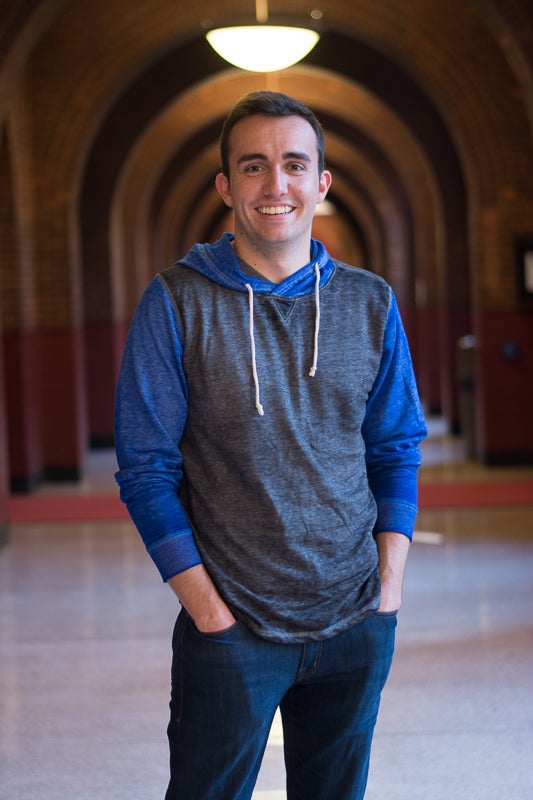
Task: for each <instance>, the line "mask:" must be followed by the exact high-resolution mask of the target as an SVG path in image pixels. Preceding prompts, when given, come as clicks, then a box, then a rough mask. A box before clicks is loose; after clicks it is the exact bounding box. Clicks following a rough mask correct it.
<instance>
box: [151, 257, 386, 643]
mask: <svg viewBox="0 0 533 800" xmlns="http://www.w3.org/2000/svg"><path fill="white" fill-rule="evenodd" d="M160 279H161V280H162V281H163V282H164V284H165V286H166V288H167V291H168V292H169V293H170V295H171V297H172V299H173V303H174V304H175V308H176V312H177V314H178V318H179V320H180V323H181V326H182V330H183V341H184V356H183V363H184V369H185V373H186V376H187V381H188V387H189V415H188V420H187V424H186V427H185V432H184V436H183V439H182V443H181V449H182V453H183V459H184V467H185V474H186V476H187V484H186V486H185V487H184V490H183V502H184V505H185V508H186V509H187V512H188V514H189V517H190V519H191V522H192V525H193V529H194V532H195V537H196V542H197V546H198V549H199V551H200V553H201V555H202V558H203V560H204V563H205V565H206V567H207V569H208V570H209V572H210V573H211V575H212V577H213V579H214V581H215V584H216V585H217V587H218V589H219V591H220V593H221V595H222V596H223V598H224V599H225V601H226V602H227V603H228V605H229V606H230V607H231V608H233V609H234V611H235V614H236V616H238V618H239V619H241V620H242V621H243V622H245V624H246V625H247V626H248V627H249V628H250V629H251V630H252V631H254V632H255V633H257V634H258V635H259V636H262V637H263V638H267V639H273V640H277V641H306V640H310V639H317V638H325V637H328V636H331V635H333V634H335V633H337V632H339V631H341V630H344V629H346V628H348V627H350V626H351V625H352V624H355V623H356V622H357V621H359V620H360V619H362V618H363V617H364V616H366V615H367V614H368V613H370V612H371V610H373V609H375V608H376V607H377V605H378V598H379V574H378V570H377V553H376V547H375V542H374V539H373V535H372V529H373V526H374V521H375V517H376V510H375V502H374V499H373V497H372V494H371V492H370V491H369V488H368V484H367V477H366V468H365V460H364V443H363V440H362V437H361V424H362V421H363V417H364V414H365V404H366V400H367V396H368V393H369V392H370V390H371V388H372V385H373V383H374V379H375V377H376V373H377V370H378V368H379V364H380V357H381V349H382V341H383V333H384V326H385V322H386V318H387V313H388V310H389V305H390V302H391V294H390V289H389V287H388V286H387V285H386V284H385V282H383V281H382V280H381V279H380V278H378V277H376V276H375V275H372V274H370V273H368V272H365V271H363V270H358V269H355V268H353V267H349V266H346V265H341V264H337V265H336V269H335V271H334V273H333V275H332V277H331V278H330V280H329V282H328V283H327V284H326V285H325V286H323V287H322V288H321V292H320V302H321V326H320V350H319V357H318V370H317V374H316V376H315V377H314V378H312V377H309V368H310V366H311V363H312V359H313V335H314V319H315V298H314V296H313V295H312V294H310V295H308V296H305V297H300V298H296V299H288V298H280V297H273V296H271V295H268V294H258V295H256V296H255V297H254V317H255V341H256V357H257V371H258V376H259V383H260V390H261V402H262V404H263V406H264V409H265V414H264V416H263V417H261V416H259V415H258V413H257V411H256V409H255V405H254V385H253V379H252V367H251V354H250V341H249V332H248V330H249V312H248V296H247V295H246V294H245V293H241V292H238V291H233V290H231V289H226V288H224V287H223V286H220V285H218V284H216V283H214V282H212V281H210V280H209V279H207V278H206V277H204V276H202V275H201V274H199V273H197V272H195V271H193V270H191V269H188V268H187V267H184V266H183V265H180V264H177V265H175V266H173V267H171V268H169V269H168V270H166V271H164V272H163V273H161V275H160ZM340 342H342V347H340V346H339V343H340ZM250 575H253V581H250V580H249V577H250ZM251 585H253V587H254V591H253V592H252V590H251V589H250V586H251Z"/></svg>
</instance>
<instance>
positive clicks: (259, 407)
mask: <svg viewBox="0 0 533 800" xmlns="http://www.w3.org/2000/svg"><path fill="white" fill-rule="evenodd" d="M246 288H247V289H248V308H249V309H250V315H249V317H250V346H251V348H252V373H253V376H254V384H255V407H256V408H257V413H258V414H259V416H260V417H262V416H263V415H264V413H265V412H264V409H263V406H262V405H261V403H260V402H259V378H258V377H257V365H256V363H255V338H254V292H253V289H252V287H251V286H250V284H249V283H247V284H246Z"/></svg>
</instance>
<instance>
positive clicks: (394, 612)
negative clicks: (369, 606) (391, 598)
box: [374, 609, 398, 618]
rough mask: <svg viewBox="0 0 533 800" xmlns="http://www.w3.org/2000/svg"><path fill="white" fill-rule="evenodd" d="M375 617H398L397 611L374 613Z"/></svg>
mask: <svg viewBox="0 0 533 800" xmlns="http://www.w3.org/2000/svg"><path fill="white" fill-rule="evenodd" d="M374 616H375V617H385V618H387V617H397V616H398V609H396V610H395V611H374Z"/></svg>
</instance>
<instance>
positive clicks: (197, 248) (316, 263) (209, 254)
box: [177, 233, 335, 297]
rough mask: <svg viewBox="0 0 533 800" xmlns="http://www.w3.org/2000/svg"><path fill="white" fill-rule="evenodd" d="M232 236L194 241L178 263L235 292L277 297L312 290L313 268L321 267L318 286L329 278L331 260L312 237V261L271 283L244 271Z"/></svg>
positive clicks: (299, 294) (300, 295) (303, 293)
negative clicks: (204, 242) (206, 241)
mask: <svg viewBox="0 0 533 800" xmlns="http://www.w3.org/2000/svg"><path fill="white" fill-rule="evenodd" d="M233 239H234V236H233V234H231V233H224V234H223V235H222V237H221V238H220V239H219V240H218V242H215V243H214V244H195V245H194V247H192V248H191V249H190V250H189V252H188V253H186V255H185V256H184V257H183V258H181V259H180V260H179V261H178V262H177V263H179V264H184V265H185V266H187V267H189V268H190V269H193V270H195V272H199V273H200V274H201V275H204V276H205V277H206V278H209V279H210V280H212V281H214V282H215V283H218V284H220V286H224V287H225V288H226V289H234V290H235V291H237V292H247V291H249V289H248V286H251V288H252V290H253V291H254V292H255V293H256V294H272V295H276V296H277V297H302V296H303V295H306V294H311V292H313V291H315V283H316V268H317V267H318V269H319V271H320V287H322V286H324V284H325V283H326V282H327V281H328V280H329V278H330V276H331V274H332V272H333V270H334V268H335V267H334V264H333V262H332V260H331V259H330V257H329V255H328V253H327V251H326V248H325V247H324V245H323V244H322V242H319V241H317V240H316V239H311V261H310V262H309V264H306V265H305V267H302V268H301V269H299V270H298V271H297V272H295V273H294V275H290V276H289V277H288V278H286V279H285V280H284V281H282V282H281V283H272V282H271V281H268V280H260V279H259V278H254V277H252V276H250V275H245V274H244V272H242V271H241V269H240V267H239V262H238V259H237V256H236V255H235V251H234V249H233V247H232V242H233Z"/></svg>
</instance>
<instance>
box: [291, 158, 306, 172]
mask: <svg viewBox="0 0 533 800" xmlns="http://www.w3.org/2000/svg"><path fill="white" fill-rule="evenodd" d="M287 169H288V170H289V172H305V165H304V164H301V163H300V162H296V161H295V162H291V163H290V164H288V165H287Z"/></svg>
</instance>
